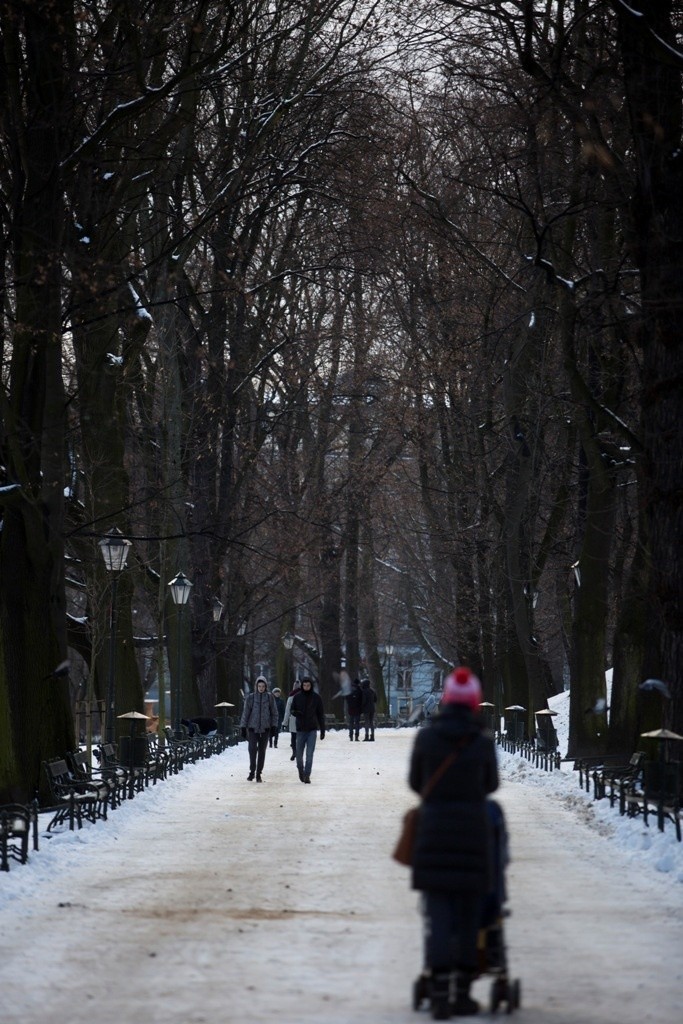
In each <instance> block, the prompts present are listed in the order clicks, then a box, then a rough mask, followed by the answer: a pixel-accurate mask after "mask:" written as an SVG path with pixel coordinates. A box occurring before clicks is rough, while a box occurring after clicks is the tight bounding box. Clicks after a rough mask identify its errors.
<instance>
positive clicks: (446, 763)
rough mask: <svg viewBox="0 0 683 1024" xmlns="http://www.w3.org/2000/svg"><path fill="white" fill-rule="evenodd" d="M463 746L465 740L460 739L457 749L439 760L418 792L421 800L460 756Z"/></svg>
mask: <svg viewBox="0 0 683 1024" xmlns="http://www.w3.org/2000/svg"><path fill="white" fill-rule="evenodd" d="M465 746H467V740H464V741H461V742H460V744H459V745H458V748H457V750H453V751H452V752H451V753H450V754H449V755H448V757H445V758H444V759H443V761H442V762H441V764H440V765H439V767H438V768H437V769H436V771H435V772H434V774H433V775H431V776H430V777H429V778H428V779H427V781H426V782H425V784H424V786H423V787H422V792H421V793H420V796H421V797H422V799H423V800H426V798H427V797H428V796H429V794H430V793H431V791H432V790H433V789H434V787H435V786H436V784H437V782H438V781H439V779H440V778H441V777H442V776H443V775H444V774H445V772H446V771H447V770H448V769H449V768H450V766H451V765H452V764H453V762H454V761H456V760H457V759H458V757H459V756H460V753H461V751H462V750H463V748H464V747H465Z"/></svg>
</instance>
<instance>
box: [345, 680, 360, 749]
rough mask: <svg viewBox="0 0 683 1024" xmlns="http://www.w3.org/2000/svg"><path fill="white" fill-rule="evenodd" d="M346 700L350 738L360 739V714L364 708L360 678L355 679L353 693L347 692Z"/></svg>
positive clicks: (352, 685)
mask: <svg viewBox="0 0 683 1024" xmlns="http://www.w3.org/2000/svg"><path fill="white" fill-rule="evenodd" d="M344 700H345V701H346V713H347V714H348V716H349V739H350V740H352V739H354V738H355V739H358V735H359V733H360V716H361V711H362V710H363V691H362V690H361V688H360V679H354V681H353V683H352V684H351V693H347V695H346V697H344Z"/></svg>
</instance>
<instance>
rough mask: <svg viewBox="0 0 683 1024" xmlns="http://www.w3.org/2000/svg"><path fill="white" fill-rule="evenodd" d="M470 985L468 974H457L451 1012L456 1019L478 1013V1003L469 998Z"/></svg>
mask: <svg viewBox="0 0 683 1024" xmlns="http://www.w3.org/2000/svg"><path fill="white" fill-rule="evenodd" d="M471 984H472V976H471V975H470V974H458V976H457V977H456V979H455V1002H454V1003H453V1006H452V1010H453V1013H454V1014H455V1016H456V1017H471V1016H472V1015H473V1014H475V1013H479V1003H478V1002H477V1001H476V999H472V997H471V996H470V986H471Z"/></svg>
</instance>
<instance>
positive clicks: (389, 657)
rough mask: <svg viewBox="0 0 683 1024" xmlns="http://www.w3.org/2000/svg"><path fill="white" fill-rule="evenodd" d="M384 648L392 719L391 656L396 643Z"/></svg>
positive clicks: (388, 706)
mask: <svg viewBox="0 0 683 1024" xmlns="http://www.w3.org/2000/svg"><path fill="white" fill-rule="evenodd" d="M384 650H385V651H386V652H387V712H388V714H389V719H391V656H392V654H393V653H394V645H393V644H387V645H386V647H385V648H384Z"/></svg>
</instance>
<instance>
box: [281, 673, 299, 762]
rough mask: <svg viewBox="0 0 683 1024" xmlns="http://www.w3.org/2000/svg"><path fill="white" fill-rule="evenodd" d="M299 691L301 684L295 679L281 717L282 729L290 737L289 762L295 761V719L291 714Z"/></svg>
mask: <svg viewBox="0 0 683 1024" xmlns="http://www.w3.org/2000/svg"><path fill="white" fill-rule="evenodd" d="M300 689H301V683H300V681H299V680H298V679H295V680H294V685H293V687H292V692H291V693H290V695H289V697H288V698H287V703H286V704H285V713H284V715H283V716H282V728H283V729H289V735H290V737H291V744H292V756H291V757H290V759H289V760H290V761H296V718H295V717H294V715H293V714H292V701H293V700H294V698H295V697H296V695H297V693H298V692H299V691H300Z"/></svg>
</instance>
